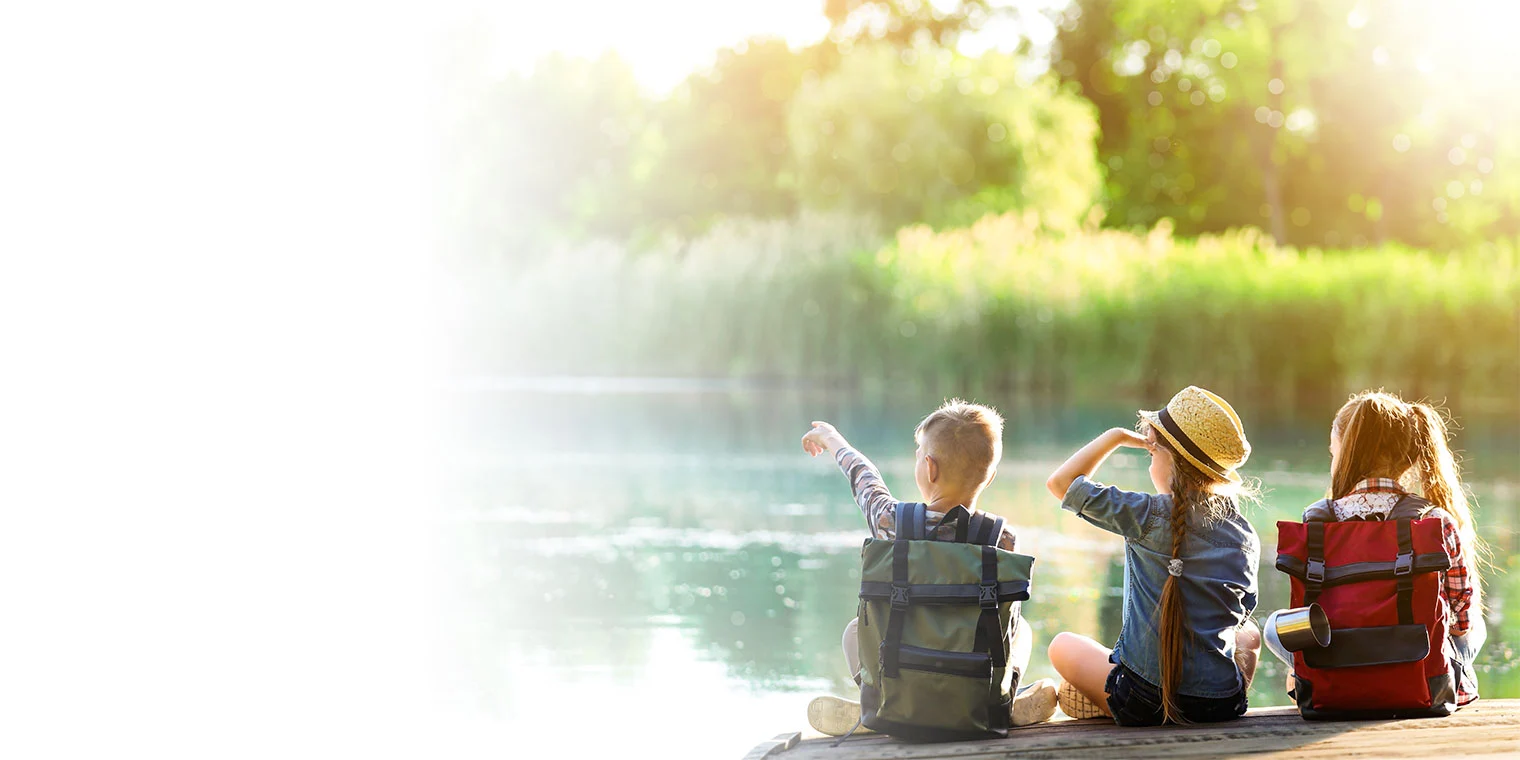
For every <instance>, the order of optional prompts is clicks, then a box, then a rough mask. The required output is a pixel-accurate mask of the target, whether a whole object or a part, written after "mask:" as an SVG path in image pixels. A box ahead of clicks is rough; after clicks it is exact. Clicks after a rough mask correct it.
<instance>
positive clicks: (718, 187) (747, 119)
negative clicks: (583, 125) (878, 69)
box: [643, 40, 838, 232]
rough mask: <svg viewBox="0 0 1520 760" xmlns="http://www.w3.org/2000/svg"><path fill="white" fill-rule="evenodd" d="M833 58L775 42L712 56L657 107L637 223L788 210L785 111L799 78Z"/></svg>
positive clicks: (693, 223)
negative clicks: (654, 154)
mask: <svg viewBox="0 0 1520 760" xmlns="http://www.w3.org/2000/svg"><path fill="white" fill-rule="evenodd" d="M837 58H838V55H837V53H835V52H834V49H833V48H832V47H827V46H825V47H814V48H810V49H808V50H804V51H801V52H794V51H792V50H791V49H790V48H788V47H787V45H786V43H784V42H781V41H780V40H755V41H753V42H746V43H744V44H742V45H740V46H738V47H736V48H733V49H728V50H721V51H719V52H718V56H717V60H716V62H715V63H714V65H713V67H712V69H711V70H708V71H704V72H700V73H697V74H694V75H692V76H691V77H690V78H688V79H687V80H686V82H684V83H683V84H682V85H681V86H680V87H679V88H677V89H676V91H675V93H673V94H672V95H671V97H670V98H669V99H668V100H667V101H665V102H664V103H662V104H661V105H660V107H659V115H658V117H657V119H656V125H657V127H658V128H659V134H660V143H659V146H658V147H659V150H658V158H657V159H656V162H655V164H654V169H653V172H652V174H651V180H652V181H651V182H650V183H649V186H648V187H647V188H646V189H645V192H644V195H643V197H644V200H645V204H646V205H645V206H644V211H645V214H646V218H647V219H650V220H659V221H660V222H663V223H664V224H665V226H667V227H670V228H674V229H675V230H677V231H680V232H689V231H692V230H694V229H698V228H700V227H702V226H704V225H705V224H706V223H708V222H709V221H711V220H712V219H713V218H715V217H717V216H721V215H737V216H758V217H777V216H788V215H790V214H793V213H795V212H796V210H797V197H796V194H795V193H794V192H793V191H792V189H791V187H790V185H789V175H788V173H787V169H788V161H789V158H790V155H791V152H790V145H789V143H788V141H787V134H786V118H787V116H786V115H787V105H788V104H789V103H790V102H791V100H792V97H793V95H794V94H796V92H797V89H798V87H799V86H801V84H802V81H803V78H804V77H805V76H808V75H809V74H811V75H812V76H813V77H814V78H816V77H817V75H818V72H819V71H820V70H827V69H828V68H830V67H832V66H833V65H834V63H835V60H836V59H837Z"/></svg>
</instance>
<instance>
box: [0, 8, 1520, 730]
mask: <svg viewBox="0 0 1520 760" xmlns="http://www.w3.org/2000/svg"><path fill="white" fill-rule="evenodd" d="M1514 21H1515V18H1514V12H1513V11H1512V10H1511V9H1510V8H1509V6H1508V5H1507V4H1505V3H1501V2H1497V1H1494V2H1467V3H1433V2H1418V3H1414V2H1411V3H1381V2H1379V3H1371V2H1367V3H1353V2H1339V1H1333V0H1332V1H1329V2H1316V3H1309V2H1303V3H1289V2H1275V3H1274V2H1266V1H1265V0H1257V2H1254V3H1248V2H1236V1H1231V2H1147V1H1144V0H1129V1H1126V2H1103V3H1098V2H1093V3H1088V2H1074V3H1061V2H1027V3H995V2H989V3H986V4H982V3H959V2H953V1H947V2H932V3H931V2H907V1H901V2H884V3H857V2H852V1H849V0H846V1H843V2H834V1H833V0H830V1H829V2H824V1H823V0H808V1H807V2H801V1H796V2H792V1H788V2H776V3H764V4H735V3H712V2H695V1H690V0H688V1H681V2H676V1H672V2H668V3H666V2H659V3H643V4H629V3H610V2H582V3H573V4H563V3H516V2H513V3H449V4H435V3H429V4H420V3H418V4H406V5H389V6H385V7H379V6H375V5H373V4H360V3H352V2H316V3H309V2H308V3H286V2H270V3H261V4H259V5H257V6H226V5H217V6H208V5H206V4H201V3H188V2H185V3H179V2H150V3H144V4H133V5H132V7H130V8H128V7H122V6H119V5H117V4H108V3H80V4H68V5H50V6H39V7H28V8H7V9H6V10H5V11H3V12H0V102H3V103H4V104H5V107H6V117H5V118H4V119H0V315H3V317H4V318H3V319H0V357H3V359H4V364H3V365H0V366H3V368H4V371H3V372H0V454H3V459H0V462H4V467H3V472H4V476H3V477H0V514H3V516H4V518H3V519H4V524H3V526H0V601H3V603H4V604H5V608H6V609H7V610H8V611H9V613H10V614H9V616H8V618H7V625H5V626H3V627H0V628H3V630H0V671H3V672H4V673H5V677H4V678H3V679H0V709H4V711H5V714H6V715H7V716H8V721H7V731H6V732H4V733H5V736H4V737H3V738H0V743H3V744H4V745H6V746H7V750H8V751H7V752H6V754H7V755H8V756H9V755H15V756H25V757H78V756H90V757H98V756H102V755H119V754H123V751H127V752H131V753H136V752H137V751H138V750H142V751H151V752H153V753H154V754H156V755H158V756H164V757H179V756H183V757H204V756H206V755H214V756H218V757H268V756H271V755H277V756H294V757H304V756H310V757H333V756H366V757H384V756H397V757H418V756H440V757H448V756H480V757H486V756H491V757H500V756H504V755H505V756H512V757H529V756H540V755H545V756H600V755H604V754H612V753H613V752H617V753H620V754H633V755H635V756H642V755H648V754H663V755H669V756H685V757H733V756H739V755H742V754H743V753H744V752H745V751H746V750H747V749H748V748H749V747H751V746H753V745H754V744H755V743H756V742H758V741H760V740H762V739H765V738H768V737H770V736H772V735H774V734H776V733H780V732H782V731H789V730H798V729H801V728H803V727H804V725H805V715H804V712H803V710H804V706H805V705H806V703H807V700H808V699H810V698H811V697H812V696H814V695H816V694H820V693H827V692H833V693H838V694H847V693H848V688H847V686H848V682H847V681H846V680H845V679H846V678H847V674H845V673H843V672H842V670H843V667H842V665H841V664H840V662H839V655H838V652H837V645H838V632H839V629H840V628H841V627H842V626H843V624H844V623H845V621H847V620H848V618H849V616H850V615H851V614H852V613H853V609H854V601H853V599H854V593H855V589H854V585H855V584H857V583H858V578H856V577H854V576H852V573H854V572H856V568H855V567H854V564H855V562H854V559H855V554H856V551H857V549H858V546H859V542H860V541H861V539H862V538H863V537H864V535H865V534H864V530H863V526H862V525H861V521H860V518H859V516H858V514H857V513H856V511H855V508H854V506H853V505H852V503H851V502H850V500H849V496H848V491H847V488H846V486H845V483H844V479H843V477H842V476H840V475H839V474H838V473H837V472H836V471H835V470H834V469H833V467H832V464H831V463H828V462H825V461H822V460H812V459H809V458H807V457H805V456H804V455H803V454H801V452H800V450H799V446H798V444H797V439H798V437H799V436H800V435H801V433H802V432H803V430H804V429H805V426H806V423H807V422H808V421H809V420H811V419H817V418H826V419H830V420H832V421H835V422H836V423H838V424H839V425H840V426H841V428H842V429H843V430H844V431H845V432H846V434H848V435H849V436H850V437H851V439H852V440H853V441H855V442H856V443H857V444H859V445H860V446H861V447H862V448H864V449H865V450H866V451H867V452H869V453H870V454H871V456H873V457H874V458H875V459H876V460H877V461H878V463H880V464H881V465H882V467H883V469H884V472H885V475H886V478H887V482H888V484H889V485H891V486H893V487H895V488H897V489H898V494H899V495H900V496H902V497H905V498H908V497H911V495H912V494H911V492H910V491H908V490H903V489H911V488H912V484H911V480H910V479H909V478H908V476H907V471H908V464H909V461H910V460H909V458H908V457H909V455H910V452H911V443H910V440H911V438H910V432H911V429H912V426H913V424H914V423H915V422H916V421H917V420H918V419H919V418H920V417H921V416H922V415H923V414H924V413H925V412H926V411H927V410H928V409H930V408H932V407H933V406H934V405H935V404H937V403H938V402H939V401H940V400H941V399H942V398H944V397H946V396H951V395H963V396H970V397H974V398H976V399H977V400H980V401H983V402H986V403H991V404H994V405H996V406H997V407H999V408H1000V409H1001V410H1003V412H1004V414H1005V415H1006V416H1007V417H1008V420H1009V427H1008V432H1007V435H1006V444H1007V452H1008V453H1007V458H1006V460H1005V462H1004V465H1003V467H1002V469H1001V470H1000V474H999V477H998V480H997V481H996V483H995V484H994V486H993V488H992V490H991V491H990V492H989V494H988V496H987V503H986V504H985V506H986V507H988V508H989V509H992V510H994V511H997V512H999V513H1001V514H1004V515H1006V516H1007V517H1008V518H1009V519H1010V520H1011V521H1012V522H1013V523H1014V524H1016V525H1018V526H1019V527H1020V530H1021V535H1022V536H1023V539H1022V541H1023V543H1022V544H1021V545H1022V546H1023V547H1024V548H1025V550H1026V551H1028V552H1030V553H1032V554H1035V555H1036V556H1037V557H1039V561H1038V562H1037V564H1036V571H1035V572H1036V575H1035V599H1034V600H1033V601H1032V602H1031V603H1030V605H1029V608H1028V612H1029V614H1030V616H1031V620H1032V621H1033V622H1034V623H1035V624H1036V628H1037V632H1038V633H1039V634H1040V635H1041V636H1042V637H1048V635H1049V634H1051V633H1053V632H1055V631H1057V630H1062V629H1068V630H1077V631H1081V632H1084V633H1088V634H1090V635H1094V636H1098V637H1100V638H1104V639H1111V638H1112V637H1113V635H1114V633H1115V630H1116V629H1115V625H1116V616H1115V609H1116V608H1115V603H1116V599H1117V596H1116V594H1117V591H1116V588H1117V585H1118V575H1116V574H1115V573H1116V571H1115V569H1114V568H1115V567H1116V565H1115V564H1114V563H1113V558H1114V557H1115V556H1116V553H1117V550H1118V548H1119V545H1118V544H1117V543H1116V541H1115V540H1114V539H1112V538H1111V537H1108V536H1106V535H1104V534H1102V533H1099V532H1097V531H1095V530H1093V529H1091V528H1088V527H1086V526H1084V525H1082V524H1080V523H1079V522H1077V521H1074V520H1071V519H1069V518H1067V517H1065V516H1062V515H1061V514H1060V513H1059V512H1058V511H1057V510H1056V506H1055V504H1054V503H1053V501H1052V500H1050V499H1048V498H1047V497H1046V496H1045V495H1044V494H1043V492H1042V490H1041V487H1040V484H1041V483H1042V481H1043V478H1044V477H1045V475H1046V474H1048V472H1049V470H1050V468H1051V467H1052V466H1054V464H1055V463H1056V462H1057V461H1059V460H1060V458H1061V457H1063V456H1064V455H1065V454H1066V453H1068V452H1069V451H1070V450H1071V449H1072V448H1073V447H1075V446H1077V445H1079V444H1080V443H1082V442H1083V441H1085V440H1087V439H1088V438H1090V437H1091V436H1092V435H1093V434H1095V433H1096V432H1098V431H1100V430H1102V429H1103V428H1106V427H1110V426H1112V425H1128V424H1131V423H1132V422H1133V419H1134V418H1133V412H1134V410H1135V409H1136V408H1141V407H1145V408H1154V407H1155V406H1157V405H1159V404H1161V403H1164V402H1165V400H1166V399H1167V398H1168V397H1169V396H1170V395H1171V394H1172V393H1173V392H1175V391H1176V390H1177V389H1178V388H1179V387H1181V386H1183V385H1185V384H1189V383H1194V384H1198V385H1203V386H1205V387H1209V388H1211V389H1214V390H1216V391H1219V392H1221V393H1223V394H1225V395H1226V396H1227V397H1228V398H1230V399H1231V400H1232V401H1233V402H1234V403H1235V405H1236V407H1237V408H1238V409H1240V410H1241V412H1242V416H1243V418H1244V419H1245V422H1246V427H1247V431H1248V433H1249V434H1250V435H1251V438H1252V440H1253V443H1254V444H1255V446H1256V453H1255V454H1254V455H1253V457H1252V460H1251V462H1250V463H1249V464H1248V465H1247V466H1246V470H1245V471H1246V474H1248V475H1251V476H1254V477H1257V478H1260V479H1261V481H1262V483H1263V486H1264V487H1265V488H1266V489H1267V496H1266V498H1265V499H1264V502H1263V504H1262V505H1260V506H1258V507H1255V508H1253V511H1252V512H1251V513H1250V515H1251V517H1252V520H1253V522H1254V523H1255V524H1256V526H1257V528H1258V530H1259V531H1260V532H1261V534H1262V536H1263V541H1264V544H1265V545H1266V548H1267V555H1268V557H1269V558H1270V555H1271V551H1270V548H1271V545H1272V543H1273V538H1274V536H1275V531H1274V528H1273V526H1272V522H1273V521H1274V520H1276V519H1280V518H1283V517H1289V516H1292V515H1295V514H1296V513H1297V511H1298V509H1299V508H1301V507H1302V505H1303V504H1304V503H1306V502H1307V501H1310V500H1312V499H1313V498H1315V497H1316V496H1317V495H1318V494H1319V493H1320V492H1321V491H1322V489H1323V486H1324V483H1325V482H1326V480H1327V477H1328V461H1327V455H1326V454H1325V452H1324V445H1325V441H1324V438H1325V435H1326V433H1327V426H1328V422H1329V419H1330V416H1331V415H1332V414H1333V412H1334V410H1335V408H1336V407H1337V406H1338V405H1339V403H1340V402H1341V401H1342V400H1343V399H1344V397H1345V394H1346V393H1349V392H1351V391H1355V390H1360V389H1362V388H1365V387H1372V386H1386V387H1388V388H1389V389H1391V390H1396V391H1398V392H1400V393H1403V394H1405V395H1406V396H1409V397H1428V398H1430V399H1432V400H1435V401H1438V402H1441V403H1443V404H1444V405H1445V406H1446V407H1447V408H1448V409H1449V410H1450V411H1451V413H1452V414H1453V415H1454V417H1455V418H1456V419H1457V421H1458V422H1459V424H1460V430H1458V431H1457V432H1456V438H1455V446H1456V448H1458V449H1459V450H1461V451H1462V452H1463V455H1464V459H1465V462H1466V464H1467V471H1468V473H1469V477H1468V484H1469V485H1470V487H1471V488H1472V490H1473V492H1474V494H1475V497H1476V503H1477V505H1478V508H1477V509H1478V512H1477V514H1478V520H1479V525H1480V528H1481V531H1482V533H1483V535H1484V536H1485V537H1486V538H1487V540H1488V541H1489V542H1490V545H1491V546H1492V548H1493V564H1494V565H1495V571H1494V572H1493V573H1492V574H1491V575H1490V585H1489V599H1490V603H1491V605H1492V607H1491V613H1490V622H1491V625H1492V631H1493V633H1492V634H1491V637H1490V641H1489V645H1488V647H1487V648H1486V649H1485V652H1484V659H1483V660H1482V668H1483V673H1482V675H1481V679H1482V687H1483V692H1484V694H1485V695H1490V696H1520V692H1517V691H1516V688H1517V681H1516V677H1515V673H1516V672H1517V671H1516V670H1515V667H1514V663H1515V662H1516V653H1515V647H1514V642H1515V640H1516V638H1517V637H1520V629H1517V628H1516V625H1517V623H1520V616H1516V615H1514V614H1513V613H1512V612H1510V610H1512V609H1513V608H1514V605H1515V604H1517V603H1520V601H1517V600H1516V595H1517V594H1520V586H1517V585H1516V583H1515V582H1514V578H1515V577H1517V576H1516V574H1515V573H1514V572H1512V571H1513V569H1514V568H1515V566H1516V563H1517V562H1520V559H1517V556H1520V545H1517V538H1516V530H1517V525H1520V512H1517V510H1520V506H1517V497H1516V493H1517V492H1516V485H1517V482H1520V440H1517V436H1516V432H1515V431H1516V430H1517V426H1516V422H1517V421H1520V396H1517V388H1520V325H1517V319H1520V316H1517V312H1516V296H1517V295H1520V274H1517V270H1516V266H1517V263H1520V262H1517V256H1520V254H1517V252H1516V242H1517V237H1516V236H1517V234H1520V213H1517V210H1520V172H1517V166H1520V164H1517V160H1520V143H1517V142H1516V135H1520V131H1517V130H1516V129H1515V127H1516V126H1517V124H1516V120H1517V106H1516V105H1515V104H1516V103H1517V102H1520V99H1517V98H1516V97H1515V94H1516V93H1515V92H1514V89H1513V88H1514V85H1513V82H1515V81H1517V78H1516V74H1517V73H1520V72H1517V71H1516V68H1517V65H1520V64H1517V57H1516V56H1514V55H1513V54H1512V53H1511V51H1510V49H1509V45H1508V40H1507V39H1506V38H1505V36H1504V35H1506V34H1507V33H1508V30H1510V29H1512V28H1513V27H1514ZM1112 467H1113V471H1112V473H1111V477H1112V478H1113V479H1114V480H1116V481H1118V482H1120V483H1122V484H1126V485H1129V486H1132V487H1141V486H1143V485H1144V476H1143V471H1142V470H1141V469H1140V467H1139V462H1138V461H1136V460H1134V459H1132V458H1128V457H1124V456H1120V457H1117V458H1116V459H1115V460H1114V462H1113V464H1112ZM1503 570H1510V571H1511V572H1509V573H1504V572H1502V571H1503ZM1284 589H1285V587H1284V586H1283V584H1282V583H1281V581H1280V579H1279V578H1278V576H1277V574H1276V573H1275V572H1274V571H1271V570H1270V568H1267V569H1264V572H1263V608H1264V609H1266V608H1270V607H1272V606H1274V605H1276V604H1280V603H1281V602H1282V600H1283V599H1284V598H1285V593H1286V592H1285V590H1284ZM1037 649H1038V648H1037ZM1031 674H1032V675H1035V676H1039V675H1049V668H1048V665H1047V664H1046V663H1045V662H1044V660H1043V657H1042V656H1037V657H1036V661H1035V663H1033V664H1032V667H1031ZM1274 675H1275V674H1274ZM1270 681H1271V679H1264V680H1263V681H1262V682H1260V683H1259V684H1258V686H1257V687H1256V688H1255V689H1254V690H1253V693H1252V699H1253V703H1254V704H1271V703H1274V702H1280V701H1281V700H1282V695H1281V694H1280V693H1277V692H1276V691H1274V690H1273V689H1272V688H1271V683H1270Z"/></svg>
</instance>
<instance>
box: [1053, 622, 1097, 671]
mask: <svg viewBox="0 0 1520 760" xmlns="http://www.w3.org/2000/svg"><path fill="white" fill-rule="evenodd" d="M1086 638H1087V637H1085V636H1080V635H1077V634H1075V633H1071V632H1068V631H1062V632H1060V633H1058V634H1056V635H1055V636H1054V637H1052V638H1051V639H1050V645H1049V646H1047V647H1046V648H1045V653H1046V654H1047V655H1048V656H1049V657H1050V664H1051V665H1053V666H1055V668H1056V669H1057V670H1060V669H1061V668H1063V667H1065V666H1066V665H1067V664H1068V663H1070V662H1071V658H1072V657H1073V656H1074V655H1075V654H1076V653H1077V652H1078V651H1080V650H1081V649H1082V645H1083V643H1084V642H1085V640H1086Z"/></svg>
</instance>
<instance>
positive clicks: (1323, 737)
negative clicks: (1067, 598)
mask: <svg viewBox="0 0 1520 760" xmlns="http://www.w3.org/2000/svg"><path fill="white" fill-rule="evenodd" d="M833 741H834V740H833V739H832V738H829V737H825V738H814V739H807V740H803V739H802V737H801V734H796V733H788V734H782V735H780V736H778V737H776V738H775V739H772V740H769V741H765V742H762V743H760V744H759V745H758V746H756V747H755V748H754V749H753V750H751V751H750V753H749V754H748V755H747V756H746V757H745V760H761V759H762V758H764V759H765V760H857V759H859V758H894V759H903V760H908V759H911V760H937V759H939V758H945V759H946V760H952V759H953V760H984V759H990V758H1019V759H1020V760H1025V759H1028V758H1051V757H1081V758H1085V759H1086V760H1098V759H1099V758H1110V757H1123V758H1145V757H1166V758H1203V757H1235V756H1247V755H1249V756H1252V757H1283V758H1328V757H1363V758H1401V757H1411V758H1412V757H1419V758H1430V757H1439V758H1468V757H1477V758H1498V757H1506V758H1520V699H1493V700H1488V699H1485V700H1479V701H1478V702H1477V703H1475V704H1473V705H1470V706H1468V707H1465V708H1463V709H1462V710H1460V711H1458V712H1457V713H1456V714H1455V715H1452V716H1450V717H1446V718H1426V719H1421V720H1369V721H1345V722H1320V721H1315V722H1310V721H1306V720H1304V719H1302V718H1300V717H1299V716H1298V711H1297V710H1296V709H1294V708H1291V707H1268V708H1262V709H1257V710H1251V711H1250V712H1249V713H1247V714H1246V716H1245V717H1243V718H1241V719H1240V720H1236V721H1231V722H1228V723H1214V724H1205V725H1194V726H1168V727H1165V728H1121V727H1119V726H1116V725H1114V724H1113V722H1112V721H1110V720H1108V719H1106V718H1105V719H1092V720H1069V719H1066V720H1055V721H1051V722H1049V723H1041V724H1038V725H1034V726H1026V727H1024V728H1018V729H1014V730H1013V731H1011V732H1009V734H1008V738H1007V739H993V740H987V741H971V742H953V743H944V744H915V743H911V742H905V741H899V740H896V739H889V738H887V737H882V736H876V735H874V734H857V735H856V736H854V737H851V738H850V740H849V741H846V742H845V743H844V744H842V745H840V746H838V747H831V746H830V745H831V744H832V743H833Z"/></svg>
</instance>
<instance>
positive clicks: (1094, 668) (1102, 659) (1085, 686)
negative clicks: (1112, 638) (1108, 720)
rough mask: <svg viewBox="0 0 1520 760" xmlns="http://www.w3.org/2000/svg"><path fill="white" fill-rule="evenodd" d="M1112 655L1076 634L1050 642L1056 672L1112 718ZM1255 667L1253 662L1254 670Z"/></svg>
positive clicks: (1052, 663)
mask: <svg viewBox="0 0 1520 760" xmlns="http://www.w3.org/2000/svg"><path fill="white" fill-rule="evenodd" d="M1112 652H1113V650H1111V649H1109V648H1108V647H1105V646H1103V645H1102V644H1099V643H1098V642H1096V641H1093V640H1092V639H1089V638H1087V637H1086V636H1081V635H1079V634H1075V633H1068V632H1062V633H1058V634H1056V637H1055V638H1054V639H1051V640H1050V649H1049V653H1050V664H1051V665H1052V666H1054V667H1055V669H1056V672H1057V673H1060V674H1061V677H1062V678H1064V679H1066V681H1067V683H1070V684H1071V685H1072V686H1075V687H1077V691H1080V692H1082V694H1083V696H1086V697H1087V698H1088V699H1090V700H1092V703H1093V704H1094V705H1095V706H1097V708H1098V709H1099V710H1102V711H1103V714H1104V715H1109V716H1112V715H1113V714H1112V713H1110V712H1109V711H1108V691H1107V688H1106V687H1107V683H1108V674H1109V672H1110V671H1112V670H1113V669H1114V664H1113V663H1111V662H1109V661H1108V656H1109V654H1110V653H1112ZM1254 665H1255V663H1254V661H1253V663H1252V666H1253V668H1254Z"/></svg>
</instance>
